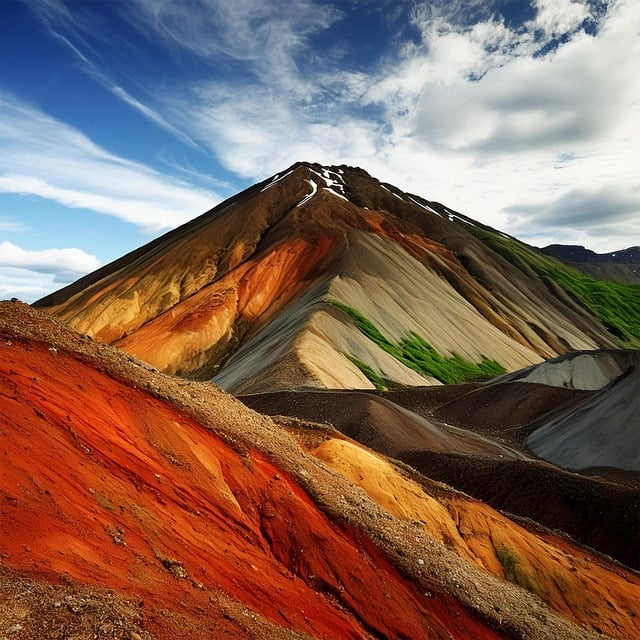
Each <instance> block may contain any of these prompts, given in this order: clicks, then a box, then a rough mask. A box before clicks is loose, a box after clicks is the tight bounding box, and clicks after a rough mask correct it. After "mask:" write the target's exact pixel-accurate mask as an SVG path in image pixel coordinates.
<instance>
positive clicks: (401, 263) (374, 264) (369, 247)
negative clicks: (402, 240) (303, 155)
mask: <svg viewBox="0 0 640 640" xmlns="http://www.w3.org/2000/svg"><path fill="white" fill-rule="evenodd" d="M349 239H350V245H349V251H348V254H347V259H346V262H345V264H344V266H343V269H342V274H341V275H340V276H339V277H337V278H335V279H334V280H333V281H332V283H331V287H330V289H329V296H330V297H332V298H335V299H337V300H339V301H340V302H343V303H344V304H346V305H348V306H350V307H353V308H355V309H356V310H357V311H359V312H360V313H361V314H362V315H363V316H365V317H366V318H367V319H368V320H370V321H371V322H373V324H375V325H376V326H377V327H378V329H379V330H380V331H381V332H382V333H383V334H384V335H385V336H386V337H387V338H389V339H391V340H395V341H398V342H399V341H400V340H402V339H403V338H405V337H407V336H408V334H409V332H410V331H414V332H416V333H417V334H419V335H420V336H422V337H423V338H424V339H425V340H426V341H427V342H429V343H430V344H431V345H432V346H433V347H434V348H435V349H436V350H437V351H438V352H440V353H441V354H443V355H449V354H451V353H453V352H457V353H459V354H460V355H462V356H464V357H466V358H467V359H469V360H471V361H473V362H479V361H480V360H482V358H483V356H486V357H489V358H492V359H494V360H497V361H498V362H499V363H500V364H502V365H503V366H504V367H505V368H507V369H508V370H513V369H518V368H521V367H524V366H527V365H530V364H533V363H538V362H540V361H541V360H542V358H541V357H540V356H539V355H538V354H536V353H535V352H534V351H533V350H531V349H529V348H527V347H526V346H524V345H523V344H520V343H519V342H517V341H516V340H514V339H512V338H510V337H509V336H507V335H506V334H504V333H502V332H501V331H500V330H498V329H497V328H496V327H495V326H494V325H493V324H491V323H490V322H489V321H487V320H486V319H485V318H484V317H483V316H482V315H481V314H480V313H479V312H478V310H477V309H476V308H475V307H474V306H472V305H471V304H470V303H469V302H468V301H467V300H466V299H465V298H464V297H463V296H462V295H461V294H459V293H458V292H457V291H456V290H455V289H454V288H453V287H452V286H451V285H450V284H449V283H448V282H447V281H446V280H444V279H443V278H441V277H440V276H438V275H437V274H436V273H435V272H434V271H433V270H431V269H430V268H429V267H427V266H425V265H424V264H422V263H421V262H419V261H418V260H416V259H415V258H414V257H413V256H411V255H410V254H409V253H407V252H406V251H404V250H403V249H402V248H401V247H400V246H399V245H398V244H396V243H394V242H391V241H389V240H387V239H385V238H380V237H378V236H375V235H373V234H366V233H362V232H357V231H353V232H351V233H350V234H349ZM407 274H411V277H410V278H408V277H407Z"/></svg>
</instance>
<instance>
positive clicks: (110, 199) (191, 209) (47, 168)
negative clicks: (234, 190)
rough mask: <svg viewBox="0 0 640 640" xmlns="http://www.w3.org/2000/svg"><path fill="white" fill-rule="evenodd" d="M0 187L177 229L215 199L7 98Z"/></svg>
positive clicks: (0, 129)
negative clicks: (106, 149)
mask: <svg viewBox="0 0 640 640" xmlns="http://www.w3.org/2000/svg"><path fill="white" fill-rule="evenodd" d="M0 106H2V108H3V119H2V121H1V122H0V146H1V147H2V149H3V153H2V155H0V192H6V193H18V194H32V195H37V196H40V197H43V198H48V199H50V200H55V201H56V202H59V203H61V204H64V205H66V206H70V207H82V208H86V209H91V210H92V211H95V212H98V213H102V214H107V215H111V216H116V217H118V218H121V219H122V220H125V221H127V222H130V223H132V224H136V225H139V226H141V227H144V228H146V229H149V230H159V229H164V228H171V227H175V226H177V225H179V224H182V223H184V222H186V221H187V220H189V219H191V218H193V217H195V216H196V215H199V214H201V213H203V212H204V211H206V210H208V209H209V208H211V207H212V206H213V205H215V204H216V203H217V202H219V201H220V198H219V196H218V195H217V194H215V193H213V192H211V191H207V190H204V189H197V188H194V187H192V186H191V185H189V184H188V183H186V182H183V181H181V180H178V179H176V178H174V177H172V176H168V175H166V174H161V173H159V172H157V171H155V170H153V169H151V168H149V167H147V166H145V165H142V164H139V163H135V162H131V161H129V160H126V159H124V158H120V157H118V156H115V155H113V154H110V153H109V152H107V151H105V150H104V149H102V148H101V147H99V146H97V145H96V144H94V143H93V142H91V140H89V139H88V138H87V137H86V136H84V135H83V134H82V133H81V132H80V131H78V130H77V129H75V128H73V127H71V126H69V125H67V124H65V123H63V122H60V121H59V120H55V119H54V118H51V117H49V116H47V115H46V114H44V113H42V112H40V111H38V110H37V109H34V108H32V107H30V106H27V105H25V104H24V103H22V102H21V101H20V100H18V99H16V98H13V97H11V96H9V97H7V98H5V99H3V100H2V101H1V102H0Z"/></svg>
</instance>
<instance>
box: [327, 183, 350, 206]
mask: <svg viewBox="0 0 640 640" xmlns="http://www.w3.org/2000/svg"><path fill="white" fill-rule="evenodd" d="M323 191H328V192H329V193H330V194H331V195H334V196H336V197H337V198H342V199H343V200H346V201H347V202H349V198H347V197H345V196H343V195H342V194H341V193H337V192H336V191H334V190H333V189H330V188H329V187H324V189H323Z"/></svg>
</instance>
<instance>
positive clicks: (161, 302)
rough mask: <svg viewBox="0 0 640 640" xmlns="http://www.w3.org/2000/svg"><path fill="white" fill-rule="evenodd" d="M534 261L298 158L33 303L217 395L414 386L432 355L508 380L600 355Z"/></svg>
mask: <svg viewBox="0 0 640 640" xmlns="http://www.w3.org/2000/svg"><path fill="white" fill-rule="evenodd" d="M542 259H544V260H547V261H551V260H552V258H547V257H543V256H542V254H540V253H537V252H536V251H535V250H534V249H533V248H530V247H527V246H526V245H522V244H521V243H518V241H516V240H515V239H514V238H511V237H510V236H508V235H507V234H504V233H500V232H497V231H495V230H492V229H490V228H488V227H486V226H484V225H481V224H479V223H477V222H474V221H473V220H471V219H470V218H468V217H466V216H464V215H463V214H460V213H458V212H456V211H454V210H452V209H450V208H448V207H446V206H444V205H442V204H439V203H436V202H433V201H429V200H426V199H424V198H422V197H420V196H417V195H412V194H408V193H405V192H404V191H402V190H400V189H398V188H396V187H394V186H393V185H390V184H388V183H382V182H380V181H379V180H377V179H376V178H373V177H372V176H370V175H369V174H368V173H367V172H366V171H364V170H363V169H361V168H359V167H348V166H346V165H341V166H323V165H319V164H314V163H306V162H304V163H302V162H301V163H296V164H294V165H292V166H291V167H289V168H288V169H287V170H285V171H283V172H280V173H278V174H276V175H274V176H273V177H272V178H269V179H267V180H265V181H263V182H261V183H259V184H257V185H254V186H253V187H250V188H249V189H246V190H245V191H243V192H242V193H240V194H238V195H237V196H234V197H233V198H230V199H229V200H227V201H225V202H223V203H222V204H220V205H218V206H217V207H215V208H214V209H212V210H211V211H209V212H207V213H205V214H203V215H202V216H200V217H199V218H196V219H194V220H192V221H191V222H188V223H187V224H185V225H183V226H182V227H179V228H178V229H175V230H173V231H170V232H168V233H167V234H165V235H164V236H162V237H160V238H158V239H157V240H154V241H152V242H151V243H149V244H148V245H146V246H144V247H141V248H140V249H138V250H136V251H134V252H132V253H130V254H129V255H127V256H124V257H123V258H120V259H119V260H117V261H115V262H114V263H112V264H110V265H107V266H105V267H103V268H102V269H100V270H98V271H96V272H94V273H93V274H89V275H88V276H86V277H85V278H83V279H81V280H79V281H78V282H76V283H74V284H72V285H69V286H68V287H66V288H64V289H62V290H60V291H58V292H56V293H54V294H52V295H50V296H48V297H46V298H44V299H42V300H40V301H38V303H36V306H39V307H42V308H46V309H47V311H48V312H49V313H53V314H55V315H57V316H58V317H60V318H62V319H63V320H65V321H66V322H68V323H69V325H70V326H72V327H73V328H75V329H77V330H78V331H81V332H83V333H87V334H89V335H91V336H93V337H94V338H95V339H97V340H100V341H103V342H109V343H113V344H116V345H117V346H118V347H119V348H121V349H123V350H125V351H127V352H128V353H131V354H133V355H135V356H137V357H139V358H141V359H143V360H145V361H147V362H150V363H151V364H153V365H154V366H155V367H157V368H158V369H160V370H162V371H165V372H167V373H177V374H179V375H184V376H189V377H196V378H200V379H211V378H213V379H214V380H215V381H216V382H217V383H218V384H220V385H222V386H223V387H224V388H226V389H228V390H233V391H234V392H239V391H242V392H251V391H258V390H262V391H265V390H275V389H278V388H280V389H282V388H301V387H321V388H373V387H374V386H375V385H376V384H384V385H387V384H391V385H394V384H401V385H414V386H415V385H423V384H434V383H437V382H438V379H439V380H442V378H438V372H437V367H435V368H434V366H432V365H429V364H426V363H428V362H429V361H431V360H434V359H435V360H436V361H438V362H448V361H454V360H455V361H456V362H458V363H459V364H460V365H461V366H462V368H464V367H467V364H466V363H468V368H469V367H470V369H469V370H474V369H473V368H474V367H476V366H477V365H479V364H481V363H485V362H494V363H496V364H497V365H498V366H500V367H502V368H504V369H506V370H507V371H514V370H517V369H520V368H522V367H526V366H529V365H533V364H536V363H538V362H540V361H541V360H542V359H545V358H551V357H555V356H558V355H560V354H562V353H565V352H566V351H568V350H571V349H594V348H598V347H611V346H614V345H616V344H617V343H616V340H617V338H616V337H615V336H614V335H613V334H612V333H610V332H609V331H608V330H607V328H606V326H605V325H604V324H603V322H602V321H601V320H600V319H599V318H596V317H594V315H593V314H592V312H591V311H589V309H587V308H585V307H584V306H583V305H581V304H579V303H577V302H576V299H575V297H574V296H572V295H571V294H570V293H568V292H567V291H565V290H564V289H563V288H562V286H560V285H558V284H557V283H555V282H554V281H552V279H550V278H548V277H546V276H545V278H542V277H541V273H543V272H542V271H540V270H539V269H538V267H537V265H538V262H539V261H540V260H542ZM536 261H538V262H536ZM543 266H545V268H546V263H545V264H544V265H543ZM536 269H538V271H537V270H536ZM545 273H546V272H545ZM335 303H338V304H335ZM609 324H610V323H609ZM609 324H607V326H609ZM620 335H624V333H623V332H620ZM379 381H382V383H380V382H379ZM384 381H387V382H384Z"/></svg>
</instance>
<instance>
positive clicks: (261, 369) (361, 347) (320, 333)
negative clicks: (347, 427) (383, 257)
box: [213, 282, 440, 394]
mask: <svg viewBox="0 0 640 640" xmlns="http://www.w3.org/2000/svg"><path fill="white" fill-rule="evenodd" d="M328 286H329V282H320V283H318V284H317V285H316V286H314V287H313V288H312V289H310V290H309V291H307V292H306V293H305V294H303V295H301V296H300V297H299V298H298V299H296V300H295V301H293V302H291V303H290V304H289V305H288V306H287V307H286V308H285V309H284V310H283V313H281V314H278V315H276V316H275V317H274V318H273V320H272V321H271V322H269V323H268V324H267V325H266V326H264V327H262V328H261V329H260V330H259V331H258V332H257V333H256V334H255V335H254V336H252V337H251V338H250V339H249V340H248V341H247V342H246V343H245V344H243V346H242V347H241V348H240V349H239V350H238V351H237V352H236V353H235V354H234V355H233V357H232V358H231V359H230V360H229V361H228V362H226V363H225V366H224V367H223V368H222V369H221V371H220V372H219V373H218V374H217V375H216V376H214V378H213V381H214V382H215V383H216V384H218V385H220V386H221V387H222V388H223V389H226V390H227V391H231V392H233V393H236V394H237V393H261V392H265V391H274V390H277V389H292V388H309V387H313V388H328V389H373V388H374V386H373V384H372V383H371V382H370V381H369V380H368V378H367V377H366V376H365V375H364V374H363V373H362V372H361V371H360V369H359V368H358V367H357V366H356V365H355V364H354V363H353V362H352V361H351V360H350V359H349V357H348V356H349V355H351V356H354V357H356V358H358V359H360V360H362V361H363V362H367V363H371V365H372V366H374V367H375V369H376V370H377V371H379V372H380V374H381V375H382V376H384V377H387V378H389V379H391V380H395V381H397V382H399V383H400V384H403V385H408V386H420V385H425V384H440V383H439V382H438V381H437V380H436V379H435V378H431V377H424V376H421V375H419V374H418V373H416V372H415V371H413V370H412V369H409V368H408V367H406V366H405V365H403V364H402V363H401V362H399V361H398V360H396V359H395V358H394V357H393V356H391V355H389V354H388V353H386V352H385V351H383V350H382V349H381V348H380V347H379V346H378V345H376V344H375V343H374V342H372V341H371V340H369V339H368V338H367V337H366V336H365V335H363V334H362V333H361V332H360V331H359V330H358V329H356V328H355V327H354V326H353V325H352V324H351V322H350V320H349V319H348V318H347V317H345V316H344V314H343V313H342V312H340V311H339V310H338V309H336V308H335V307H334V306H333V305H331V304H328V303H327V302H326V298H327V289H328Z"/></svg>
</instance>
